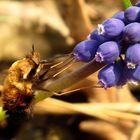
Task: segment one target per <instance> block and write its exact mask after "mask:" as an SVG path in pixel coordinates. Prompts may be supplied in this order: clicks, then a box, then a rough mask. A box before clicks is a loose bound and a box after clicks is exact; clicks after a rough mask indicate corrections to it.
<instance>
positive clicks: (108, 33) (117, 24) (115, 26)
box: [97, 18, 125, 39]
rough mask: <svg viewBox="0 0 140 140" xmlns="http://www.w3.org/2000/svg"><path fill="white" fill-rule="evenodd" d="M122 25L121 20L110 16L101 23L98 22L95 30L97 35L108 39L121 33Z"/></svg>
mask: <svg viewBox="0 0 140 140" xmlns="http://www.w3.org/2000/svg"><path fill="white" fill-rule="evenodd" d="M124 26H125V25H124V23H123V21H121V20H119V19H116V18H110V19H108V20H105V21H104V22H103V23H102V24H98V28H97V31H98V34H99V35H102V36H104V37H105V38H108V39H113V38H115V37H118V36H120V35H121V34H122V31H123V28H124Z"/></svg>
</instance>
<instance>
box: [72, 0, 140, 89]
mask: <svg viewBox="0 0 140 140" xmlns="http://www.w3.org/2000/svg"><path fill="white" fill-rule="evenodd" d="M73 54H74V58H75V59H76V60H78V61H84V62H90V61H96V62H97V63H104V64H106V66H105V67H104V68H102V69H101V70H100V71H99V74H98V79H99V84H100V85H101V86H102V87H104V88H109V87H113V86H123V85H125V84H126V83H127V81H133V83H134V82H135V83H138V84H139V83H140V2H138V3H136V4H135V5H134V6H131V7H129V8H127V9H126V10H125V11H120V12H117V13H116V14H114V15H113V16H112V18H109V19H107V20H105V21H103V22H102V23H101V24H98V27H97V28H96V29H95V30H93V31H92V32H91V33H90V34H89V35H88V39H87V40H85V41H82V42H81V43H79V44H78V45H76V47H75V48H74V50H73Z"/></svg>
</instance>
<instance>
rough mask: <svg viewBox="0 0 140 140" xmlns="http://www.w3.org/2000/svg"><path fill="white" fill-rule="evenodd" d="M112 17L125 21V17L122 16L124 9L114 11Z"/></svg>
mask: <svg viewBox="0 0 140 140" xmlns="http://www.w3.org/2000/svg"><path fill="white" fill-rule="evenodd" d="M112 18H116V19H119V20H121V21H123V22H124V23H126V19H125V17H124V11H120V12H118V13H116V14H115V15H114V16H113V17H112Z"/></svg>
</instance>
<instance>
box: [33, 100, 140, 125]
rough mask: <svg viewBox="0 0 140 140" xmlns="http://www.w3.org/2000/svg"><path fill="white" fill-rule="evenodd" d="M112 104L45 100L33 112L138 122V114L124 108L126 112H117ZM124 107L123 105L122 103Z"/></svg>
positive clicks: (139, 116)
mask: <svg viewBox="0 0 140 140" xmlns="http://www.w3.org/2000/svg"><path fill="white" fill-rule="evenodd" d="M114 104H115V103H110V104H104V103H101V105H100V104H97V103H95V104H91V103H87V104H85V103H84V104H71V103H67V102H64V101H60V100H58V99H53V98H47V99H45V100H44V101H42V102H39V103H37V104H36V105H35V108H34V111H35V112H36V113H41V112H44V113H45V112H49V113H53V114H76V113H82V114H86V115H89V116H93V117H97V118H100V119H103V120H106V121H109V122H115V121H116V120H118V119H124V120H132V121H139V120H140V115H139V114H134V113H132V112H134V111H132V112H131V111H130V112H126V111H128V108H126V110H125V109H123V110H119V109H118V108H117V109H118V110H116V108H115V107H114V108H113V105H114ZM118 104H119V103H118ZM104 105H105V106H104ZM107 105H108V106H112V107H111V108H109V107H108V108H107ZM121 105H122V106H123V103H121ZM124 105H125V103H124ZM132 105H133V104H132ZM134 105H137V104H134ZM138 105H139V104H138ZM120 107H121V106H120ZM133 108H134V107H133ZM133 108H132V109H133Z"/></svg>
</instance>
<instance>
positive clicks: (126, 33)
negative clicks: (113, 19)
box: [123, 22, 140, 44]
mask: <svg viewBox="0 0 140 140" xmlns="http://www.w3.org/2000/svg"><path fill="white" fill-rule="evenodd" d="M123 40H124V41H125V42H127V43H130V44H133V43H137V42H139V41H140V23H138V22H133V23H130V24H128V25H127V26H125V28H124V30H123Z"/></svg>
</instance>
